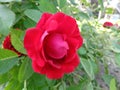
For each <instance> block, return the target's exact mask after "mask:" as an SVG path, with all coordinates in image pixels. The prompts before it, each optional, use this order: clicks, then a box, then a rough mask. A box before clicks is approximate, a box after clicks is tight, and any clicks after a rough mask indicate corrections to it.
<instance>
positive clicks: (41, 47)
mask: <svg viewBox="0 0 120 90" xmlns="http://www.w3.org/2000/svg"><path fill="white" fill-rule="evenodd" d="M82 43H83V39H82V37H81V35H80V32H79V29H78V25H77V24H76V21H75V19H74V18H72V17H70V16H68V15H65V14H64V13H61V12H58V13H56V14H50V13H44V14H43V15H42V16H41V19H40V20H39V22H38V23H37V25H36V27H34V28H29V29H27V30H26V34H25V37H24V47H25V49H26V51H27V54H28V56H29V57H30V58H31V59H32V67H33V70H34V71H35V72H37V73H40V74H45V75H46V76H47V77H48V78H50V79H59V78H62V76H63V75H64V74H66V73H71V72H72V71H74V69H75V68H76V67H77V66H78V65H79V63H80V60H79V56H78V54H77V49H78V48H80V47H81V46H82Z"/></svg>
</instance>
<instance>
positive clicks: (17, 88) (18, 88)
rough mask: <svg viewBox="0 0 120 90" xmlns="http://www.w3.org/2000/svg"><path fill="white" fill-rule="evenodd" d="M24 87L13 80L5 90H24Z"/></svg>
mask: <svg viewBox="0 0 120 90" xmlns="http://www.w3.org/2000/svg"><path fill="white" fill-rule="evenodd" d="M22 87H23V85H22V84H21V83H19V82H18V81H17V80H11V81H10V82H9V83H8V84H7V86H6V87H5V89H4V90H22Z"/></svg>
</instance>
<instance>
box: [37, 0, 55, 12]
mask: <svg viewBox="0 0 120 90" xmlns="http://www.w3.org/2000/svg"><path fill="white" fill-rule="evenodd" d="M39 4H40V5H39V6H38V8H39V9H40V10H41V11H42V12H51V13H55V12H57V9H56V7H55V5H54V4H53V3H52V2H50V0H40V1H39Z"/></svg>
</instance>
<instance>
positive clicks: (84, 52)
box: [78, 47, 87, 55]
mask: <svg viewBox="0 0 120 90" xmlns="http://www.w3.org/2000/svg"><path fill="white" fill-rule="evenodd" d="M78 53H79V54H80V55H85V54H86V53H87V52H86V49H85V48H84V47H81V48H80V49H79V50H78Z"/></svg>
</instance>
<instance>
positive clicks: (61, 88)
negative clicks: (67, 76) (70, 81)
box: [58, 81, 66, 90]
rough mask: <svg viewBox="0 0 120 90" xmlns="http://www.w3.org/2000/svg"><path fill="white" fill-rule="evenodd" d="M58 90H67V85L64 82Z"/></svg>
mask: <svg viewBox="0 0 120 90" xmlns="http://www.w3.org/2000/svg"><path fill="white" fill-rule="evenodd" d="M58 90H66V83H65V82H64V81H62V84H61V85H60V86H59V89H58Z"/></svg>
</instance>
